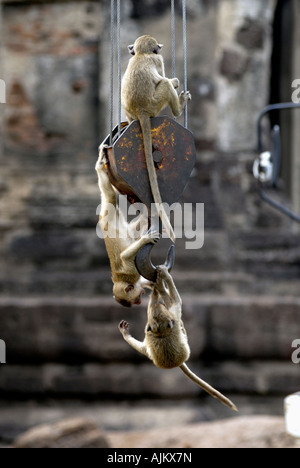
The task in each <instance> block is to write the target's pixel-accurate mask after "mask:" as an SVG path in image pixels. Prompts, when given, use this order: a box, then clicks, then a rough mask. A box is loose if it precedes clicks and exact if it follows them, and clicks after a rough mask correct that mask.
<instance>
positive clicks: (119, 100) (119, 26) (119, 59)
mask: <svg viewBox="0 0 300 468" xmlns="http://www.w3.org/2000/svg"><path fill="white" fill-rule="evenodd" d="M117 49H118V136H120V134H121V118H122V107H121V84H122V83H121V80H122V74H121V0H117Z"/></svg>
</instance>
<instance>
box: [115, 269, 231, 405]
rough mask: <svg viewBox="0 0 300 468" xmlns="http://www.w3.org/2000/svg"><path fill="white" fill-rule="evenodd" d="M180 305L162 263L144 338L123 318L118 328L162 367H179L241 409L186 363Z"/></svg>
mask: <svg viewBox="0 0 300 468" xmlns="http://www.w3.org/2000/svg"><path fill="white" fill-rule="evenodd" d="M166 285H167V288H168V290H166ZM181 309H182V301H181V298H180V296H179V293H178V291H177V289H176V286H175V284H174V281H173V278H172V276H171V275H170V273H169V272H168V269H167V268H166V267H165V266H160V267H158V279H157V283H156V284H155V286H154V287H153V291H152V295H151V298H150V302H149V306H148V322H147V325H146V328H145V339H144V341H143V342H140V341H138V340H136V339H135V338H133V337H132V336H131V335H130V332H129V325H128V323H127V322H125V321H124V320H123V321H122V322H121V323H120V324H119V330H120V332H121V333H122V335H123V337H124V339H125V341H127V343H128V344H130V345H131V346H132V347H133V348H134V349H135V350H137V351H139V352H140V353H142V354H144V355H145V356H147V357H148V358H149V359H151V361H153V363H154V364H155V365H156V366H157V367H160V368H162V369H172V368H174V367H180V369H181V370H182V371H183V372H184V373H185V374H186V375H187V376H188V377H189V378H190V379H191V380H193V382H195V383H196V384H197V385H199V386H200V387H201V388H203V389H204V390H205V391H206V392H208V393H209V394H210V395H211V396H212V397H214V398H217V399H218V400H220V401H221V402H222V403H223V404H224V405H226V406H228V407H229V408H230V409H233V410H235V411H238V410H237V408H236V406H235V405H234V404H233V403H232V402H231V401H230V400H229V399H228V398H226V397H225V396H224V395H222V393H220V392H218V391H217V390H215V389H214V388H213V387H211V386H210V385H209V384H207V383H206V382H205V381H203V380H201V379H200V378H199V377H198V376H197V375H195V374H194V373H193V372H192V371H191V370H190V369H189V368H188V366H187V365H186V364H185V362H186V361H187V360H188V358H189V356H190V348H189V345H188V339H187V334H186V331H185V328H184V324H183V322H182V320H181Z"/></svg>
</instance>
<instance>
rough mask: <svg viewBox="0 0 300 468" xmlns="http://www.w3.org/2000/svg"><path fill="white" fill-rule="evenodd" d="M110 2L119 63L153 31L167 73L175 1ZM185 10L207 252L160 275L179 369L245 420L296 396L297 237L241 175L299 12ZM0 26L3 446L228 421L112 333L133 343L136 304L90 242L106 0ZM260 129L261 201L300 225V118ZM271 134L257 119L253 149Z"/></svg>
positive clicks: (295, 114)
mask: <svg viewBox="0 0 300 468" xmlns="http://www.w3.org/2000/svg"><path fill="white" fill-rule="evenodd" d="M175 4H176V30H177V34H176V75H177V76H178V77H179V78H180V80H181V82H182V79H183V44H182V18H181V1H180V0H178V1H175ZM121 8H122V12H121V14H122V24H121V41H122V62H123V63H122V71H123V72H124V70H125V67H126V64H127V62H128V59H129V55H128V51H127V45H128V44H131V43H133V42H134V40H135V39H136V38H137V37H138V36H139V35H142V34H151V35H154V36H155V37H156V38H157V39H158V41H159V42H161V43H163V44H164V48H163V51H162V54H163V57H164V59H165V65H166V74H167V76H171V73H172V67H171V65H172V64H171V55H172V54H171V45H172V36H171V10H170V1H169V0H138V1H137V0H122V1H121ZM187 15H188V17H187V18H188V23H187V26H188V35H187V47H188V49H187V50H188V52H187V55H188V74H189V76H188V89H189V90H190V91H191V94H192V97H193V100H192V102H191V103H190V105H189V129H190V130H191V131H192V132H193V134H194V137H195V141H196V147H197V164H196V167H195V170H194V171H193V173H192V176H191V179H190V181H189V183H188V186H187V187H186V190H185V192H184V195H183V197H182V201H183V202H190V203H191V202H193V203H204V204H205V243H204V246H203V248H202V249H201V250H196V251H195V250H190V251H189V250H185V247H184V245H185V241H184V240H178V243H177V245H176V264H175V268H174V271H173V274H174V279H175V282H176V285H177V287H178V289H179V292H180V294H181V295H182V298H183V318H184V322H185V325H186V329H187V332H188V335H189V341H190V346H191V352H192V354H191V359H190V366H191V368H192V369H193V370H194V371H195V372H197V373H198V374H199V375H201V377H202V378H203V379H205V380H207V381H209V382H210V383H211V384H212V385H214V386H215V387H217V388H218V389H219V390H220V391H222V392H223V393H225V394H226V395H228V396H229V397H230V398H232V399H233V401H234V402H235V403H236V404H237V405H238V407H239V409H240V414H241V415H242V416H245V415H262V414H263V415H282V414H283V398H284V396H286V395H288V394H289V393H293V392H296V391H298V390H300V380H299V371H300V368H299V365H296V364H293V363H292V360H291V354H292V351H293V349H292V347H291V346H292V342H293V340H295V339H297V338H298V339H299V338H300V320H299V318H300V299H299V284H300V281H299V280H300V243H299V241H300V232H299V225H297V224H296V223H293V222H292V221H291V220H290V219H288V218H287V217H284V216H283V215H282V214H280V213H278V212H276V211H275V210H273V209H272V208H270V207H269V206H268V205H266V204H265V203H263V202H262V201H261V200H260V199H259V196H258V193H257V188H256V181H255V179H254V177H253V173H252V166H253V162H254V160H255V158H256V157H257V154H256V148H257V131H256V122H257V118H258V115H259V113H260V111H261V110H262V109H263V108H264V107H265V106H266V105H268V104H270V103H275V102H284V101H288V102H290V101H291V95H292V92H293V88H292V83H293V81H294V80H295V79H297V78H300V3H299V1H298V0H278V1H276V0H222V1H217V0H188V1H187ZM1 18H2V22H1V31H0V33H1V55H0V57H1V63H0V78H1V79H3V80H5V83H6V104H0V113H1V114H0V115H1V120H0V128H1V141H0V145H1V148H0V164H1V172H0V212H1V215H0V339H2V340H4V341H5V342H6V351H7V363H6V364H3V365H1V369H0V441H1V442H2V443H3V444H5V443H9V442H11V441H12V440H13V439H14V438H15V437H16V436H17V435H19V434H20V433H22V432H23V431H25V430H26V429H28V428H30V427H33V426H35V425H37V424H40V423H45V422H55V421H57V420H60V419H64V418H67V417H71V416H82V417H93V418H94V419H96V420H97V421H98V422H99V424H100V425H101V426H102V427H103V428H104V429H105V430H129V429H136V430H144V429H147V428H159V427H170V425H172V426H173V425H175V424H185V423H196V422H201V421H214V420H218V419H222V418H228V417H231V416H233V415H232V414H231V413H230V411H229V410H227V408H225V407H222V405H220V403H218V402H217V401H215V400H213V399H212V398H211V397H209V396H208V395H206V394H204V393H203V392H202V391H201V390H200V389H199V388H198V387H197V386H196V385H194V384H193V383H192V382H190V381H189V380H188V379H186V377H185V376H184V375H183V374H182V373H181V372H180V370H179V369H174V370H171V371H163V370H160V369H157V368H155V367H154V366H153V364H152V363H151V362H150V361H147V360H146V359H145V358H143V357H142V356H139V355H138V354H137V353H136V352H135V351H134V350H132V349H131V348H130V347H129V346H128V345H127V344H126V343H125V341H124V340H123V338H122V337H121V335H120V333H119V331H118V323H119V321H120V320H122V319H126V320H127V321H128V322H129V323H130V324H131V329H132V333H133V335H134V336H136V337H137V338H139V339H142V337H143V330H144V326H145V322H146V307H147V300H144V304H143V306H141V307H135V308H133V309H132V310H129V309H123V308H121V307H120V306H119V305H118V304H116V303H115V302H114V300H113V298H112V283H111V279H110V270H109V263H108V259H107V254H106V251H105V246H104V243H103V241H102V240H100V239H98V237H97V235H96V224H97V221H98V220H97V216H96V209H97V206H98V204H99V203H100V195H99V191H98V186H97V177H96V173H95V170H94V167H95V163H96V160H97V153H98V146H99V144H100V143H101V142H102V141H103V140H104V138H105V137H106V136H107V134H108V132H109V130H110V127H109V125H110V122H109V94H110V47H111V45H110V1H105V0H102V1H100V0H97V1H86V0H77V1H67V0H56V1H50V0H48V1H43V0H35V1H34V0H32V1H30V0H29V1H22V0H7V1H6V0H2V3H1ZM117 85H118V84H117V82H116V83H115V90H116V91H115V96H114V99H115V101H116V98H117V96H116V94H117ZM271 123H272V125H273V124H274V123H279V124H280V126H281V130H282V138H283V142H282V144H283V163H282V168H281V182H280V189H279V190H277V191H276V193H274V194H273V196H274V197H275V199H276V200H278V201H280V203H283V204H284V205H285V206H286V207H288V208H291V209H293V210H294V211H295V212H296V213H297V214H298V215H300V155H299V148H300V132H299V128H300V111H298V110H297V111H292V112H291V111H285V112H282V113H280V114H279V113H278V114H274V115H273V121H272V122H271ZM115 124H117V121H116V122H115ZM269 137H270V123H269V122H268V120H266V121H265V124H264V140H265V141H266V149H269V146H268V141H269ZM164 254H165V252H164V251H163V252H162V255H164Z"/></svg>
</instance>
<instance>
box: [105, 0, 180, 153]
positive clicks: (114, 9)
mask: <svg viewBox="0 0 300 468" xmlns="http://www.w3.org/2000/svg"><path fill="white" fill-rule="evenodd" d="M116 23H117V33H116V27H115V24H116ZM171 29H172V75H173V78H175V76H176V18H175V0H171ZM182 33H183V34H182V42H183V74H184V79H183V81H184V91H187V7H186V0H182ZM116 34H117V74H118V136H120V134H121V118H122V106H121V82H122V70H121V0H117V5H116V6H115V0H111V70H110V145H112V140H113V128H114V81H115V63H114V62H115V36H116ZM184 126H185V128H188V106H187V105H186V107H185V109H184Z"/></svg>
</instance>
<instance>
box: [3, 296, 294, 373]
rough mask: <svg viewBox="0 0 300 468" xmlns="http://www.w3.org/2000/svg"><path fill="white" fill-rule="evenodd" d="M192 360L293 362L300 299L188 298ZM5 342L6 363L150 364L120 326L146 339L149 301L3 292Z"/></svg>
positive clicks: (185, 300) (185, 313) (185, 307)
mask: <svg viewBox="0 0 300 468" xmlns="http://www.w3.org/2000/svg"><path fill="white" fill-rule="evenodd" d="M182 299H183V319H184V323H185V326H186V329H187V333H188V336H189V343H190V347H191V351H192V355H191V359H192V360H194V361H197V360H198V359H200V360H202V361H204V362H210V360H220V361H222V362H223V361H225V360H228V359H232V358H234V359H238V360H239V359H244V360H253V359H262V360H264V359H269V360H273V359H275V360H276V359H286V360H289V361H291V354H292V348H291V346H292V342H293V341H294V340H295V339H300V328H299V316H300V299H299V297H281V296H278V297H271V296H256V297H252V296H225V295H217V294H210V295H199V294H198V295H191V294H187V295H185V294H184V295H182ZM0 309H1V314H0V339H2V340H4V341H5V342H6V346H7V362H8V363H11V364H21V363H25V364H27V365H28V364H30V363H32V364H40V363H45V362H59V363H72V364H74V363H76V362H78V363H86V362H100V363H111V362H130V363H132V362H135V363H137V364H140V363H141V362H144V357H143V356H139V354H138V353H137V352H135V351H134V350H133V349H131V348H130V347H129V346H128V345H127V343H126V342H125V341H124V340H123V339H122V337H121V335H120V333H119V331H118V323H119V322H120V321H121V320H122V319H126V320H127V321H128V322H129V323H130V324H131V331H132V334H133V335H134V336H135V337H136V338H137V339H140V340H142V339H143V336H144V327H145V323H146V310H147V298H146V297H145V298H144V303H143V305H142V306H139V307H134V308H132V309H125V308H122V307H120V306H119V305H118V304H117V303H116V302H115V301H114V300H113V299H112V297H108V296H98V297H93V298H87V297H82V298H76V297H72V296H65V297H50V296H49V297H47V296H40V297H20V298H17V297H15V298H12V297H3V296H2V297H0Z"/></svg>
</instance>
